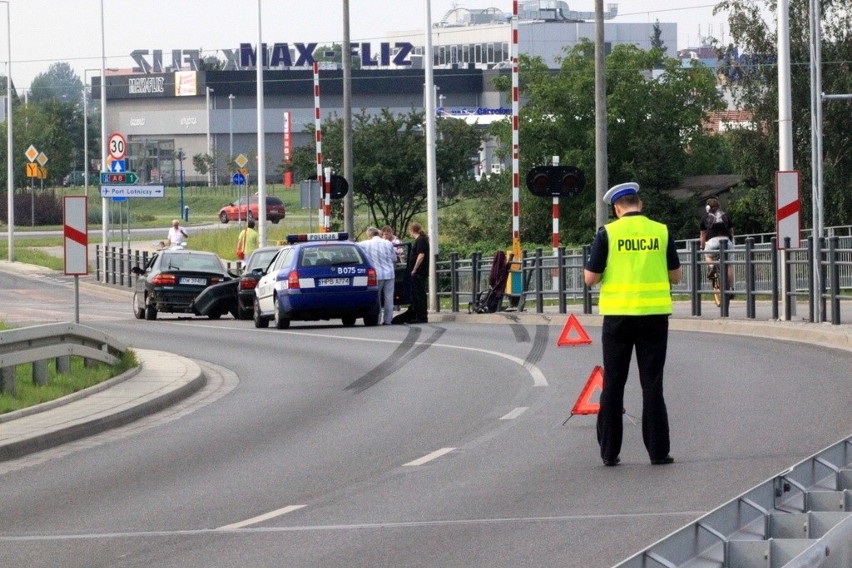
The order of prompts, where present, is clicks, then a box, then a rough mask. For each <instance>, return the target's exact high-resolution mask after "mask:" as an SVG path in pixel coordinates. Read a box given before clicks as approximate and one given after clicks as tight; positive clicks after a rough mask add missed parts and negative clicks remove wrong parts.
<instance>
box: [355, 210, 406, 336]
mask: <svg viewBox="0 0 852 568" xmlns="http://www.w3.org/2000/svg"><path fill="white" fill-rule="evenodd" d="M358 244H359V245H361V248H362V249H363V250H364V252H365V253H366V254H367V258H369V260H370V264H372V265H373V268H375V269H376V279H377V280H378V282H379V298H381V300H380V301H381V303H382V311H381V314H382V317H381V322H382V325H390V323H391V320H392V319H393V291H394V276H395V274H394V263H395V262H396V260H397V259H396V250H395V249H394V246H393V244H392V243H391V242H390V241H388V240H385V239H383V238H382V237H381V233H380V232H379V230H378V229H377V228H375V227H369V228H368V229H367V240H365V241H361V242H360V243H358Z"/></svg>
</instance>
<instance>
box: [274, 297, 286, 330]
mask: <svg viewBox="0 0 852 568" xmlns="http://www.w3.org/2000/svg"><path fill="white" fill-rule="evenodd" d="M272 309H273V310H274V311H275V315H274V316H273V317H274V318H275V328H276V329H287V328H288V327H290V318H285V317H284V314H282V313H281V308H280V307H279V306H278V296H275V298H273V300H272Z"/></svg>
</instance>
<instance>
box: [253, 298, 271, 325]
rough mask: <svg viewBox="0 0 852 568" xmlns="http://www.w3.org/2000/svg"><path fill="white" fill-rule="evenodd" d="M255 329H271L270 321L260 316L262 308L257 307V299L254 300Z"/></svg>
mask: <svg viewBox="0 0 852 568" xmlns="http://www.w3.org/2000/svg"><path fill="white" fill-rule="evenodd" d="M254 327H257V328H265V327H269V320H268V319H266V318H265V317H263V316H261V315H260V306H258V305H257V298H255V299H254Z"/></svg>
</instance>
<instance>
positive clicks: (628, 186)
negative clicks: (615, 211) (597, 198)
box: [603, 181, 639, 205]
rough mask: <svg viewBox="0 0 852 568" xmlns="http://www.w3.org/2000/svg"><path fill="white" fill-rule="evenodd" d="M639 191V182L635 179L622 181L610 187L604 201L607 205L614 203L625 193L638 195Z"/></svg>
mask: <svg viewBox="0 0 852 568" xmlns="http://www.w3.org/2000/svg"><path fill="white" fill-rule="evenodd" d="M637 193H639V184H638V183H636V182H635V181H629V182H627V183H620V184H618V185H614V186H612V187H611V188H609V191H607V192H606V193H605V194H604V196H603V201H604V203H606V204H607V205H612V204H614V203H615V202H616V201H618V200H619V199H620V198H622V197H624V196H625V195H636V194H637Z"/></svg>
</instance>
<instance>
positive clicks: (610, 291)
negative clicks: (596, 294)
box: [598, 215, 672, 316]
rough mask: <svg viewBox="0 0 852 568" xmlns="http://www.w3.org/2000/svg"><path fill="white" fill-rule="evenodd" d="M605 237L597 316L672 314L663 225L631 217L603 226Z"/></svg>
mask: <svg viewBox="0 0 852 568" xmlns="http://www.w3.org/2000/svg"><path fill="white" fill-rule="evenodd" d="M606 234H607V238H608V239H609V252H608V255H607V261H606V270H604V273H603V278H602V279H601V295H600V299H599V301H598V308H599V312H600V314H601V315H623V316H642V315H651V314H670V313H672V296H671V284H670V283H669V270H668V263H667V261H666V247H668V244H669V242H668V241H669V232H668V229H667V228H666V226H665V225H663V224H662V223H657V222H656V221H651V220H650V219H648V218H647V217H644V216H642V215H630V216H627V217H622V218H621V219H618V220H617V221H613V222H612V223H609V224H608V225H606Z"/></svg>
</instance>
